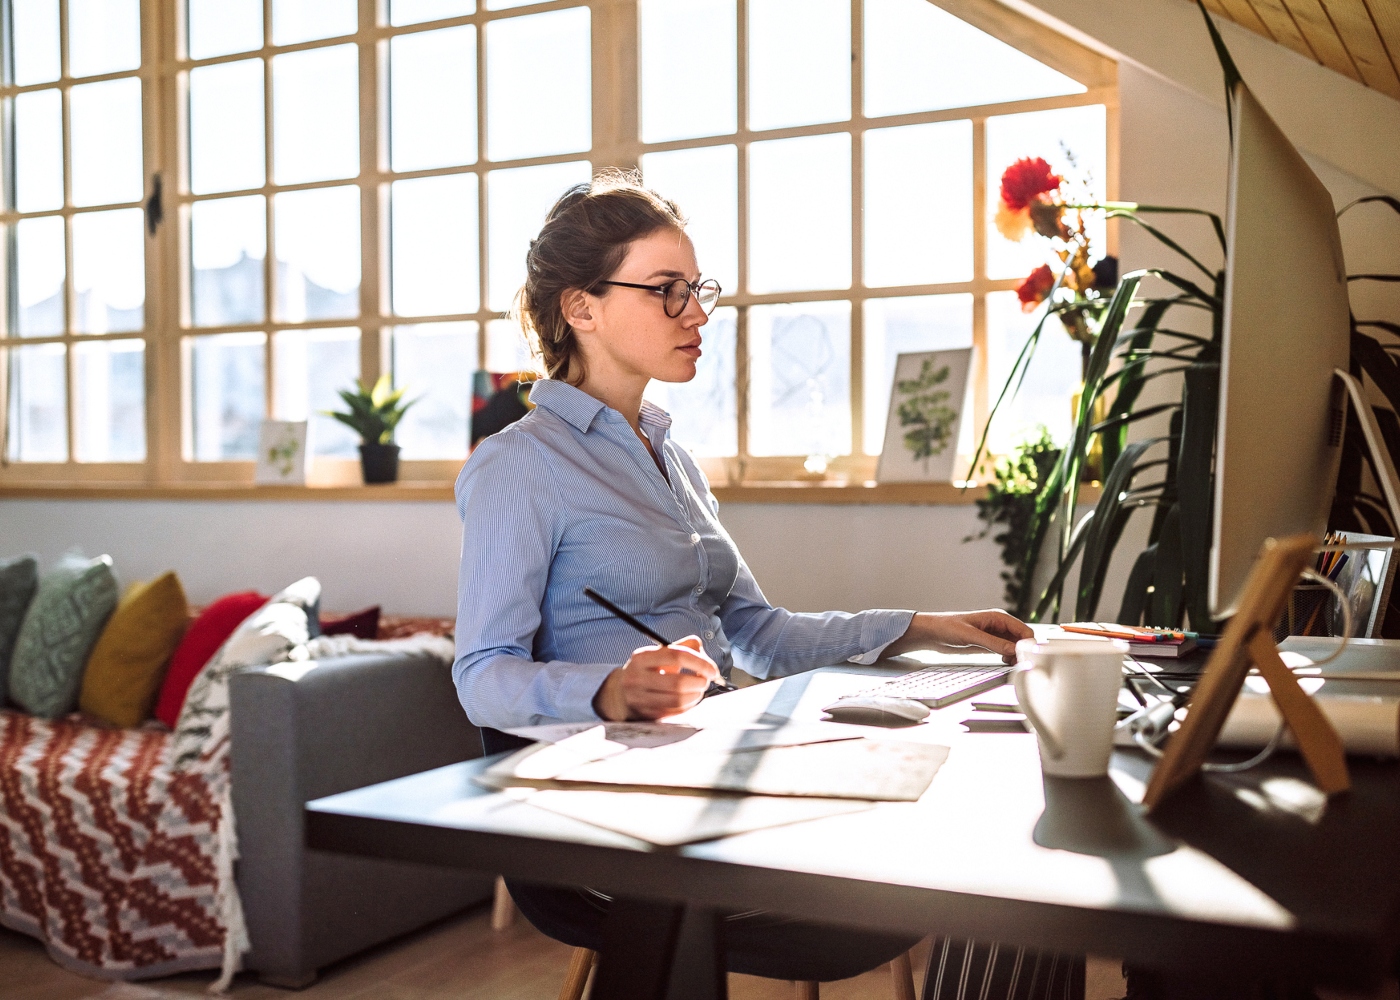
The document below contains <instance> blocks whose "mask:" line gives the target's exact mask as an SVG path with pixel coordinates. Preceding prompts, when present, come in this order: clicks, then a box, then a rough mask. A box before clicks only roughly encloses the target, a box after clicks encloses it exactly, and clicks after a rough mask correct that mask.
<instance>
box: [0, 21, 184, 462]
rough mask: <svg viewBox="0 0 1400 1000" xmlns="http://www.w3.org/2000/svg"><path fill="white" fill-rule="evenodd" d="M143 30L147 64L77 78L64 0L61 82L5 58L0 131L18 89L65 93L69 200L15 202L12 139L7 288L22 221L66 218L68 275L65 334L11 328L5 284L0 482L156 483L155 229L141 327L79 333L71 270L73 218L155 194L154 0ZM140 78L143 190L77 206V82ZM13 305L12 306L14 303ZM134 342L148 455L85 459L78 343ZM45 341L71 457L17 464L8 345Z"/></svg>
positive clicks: (1, 242) (139, 204)
mask: <svg viewBox="0 0 1400 1000" xmlns="http://www.w3.org/2000/svg"><path fill="white" fill-rule="evenodd" d="M138 12H139V27H140V32H141V65H140V66H138V67H137V68H136V69H134V70H118V71H116V72H111V73H98V74H94V75H92V76H80V77H75V76H72V75H71V74H70V72H69V70H70V67H69V51H68V39H69V25H68V20H69V18H68V2H67V0H60V2H59V3H58V24H59V35H58V44H59V77H58V79H57V80H51V81H46V82H44V83H32V84H24V85H15V84H13V83H11V82H10V72H11V67H9V66H8V62H9V59H8V54H5V56H4V59H5V62H6V63H7V65H6V67H5V74H4V77H3V78H0V109H2V110H0V128H3V129H5V130H6V131H7V132H9V131H10V130H11V129H12V128H13V123H14V99H15V97H16V96H17V95H19V94H26V93H34V92H38V91H44V90H55V89H56V90H58V91H59V92H60V93H61V95H62V97H61V101H62V105H61V108H62V111H61V114H62V124H61V142H62V150H61V155H62V158H63V204H62V205H61V206H60V207H59V208H56V209H46V210H39V211H31V212H20V211H19V210H18V209H16V208H14V207H12V204H13V202H12V198H13V194H14V172H15V159H14V151H13V148H12V147H11V146H10V145H9V144H8V143H6V144H5V146H4V150H3V155H0V161H3V162H0V178H3V183H4V185H5V188H6V191H5V196H4V198H3V199H0V234H3V237H2V238H0V274H2V275H3V280H4V282H5V284H6V285H8V284H9V283H10V282H13V281H16V280H17V277H16V273H17V272H16V267H15V247H16V237H15V227H16V224H17V223H18V222H19V221H20V220H22V219H43V218H61V219H62V220H63V229H64V240H63V245H64V280H63V318H64V331H63V333H61V334H48V335H41V336H23V335H21V334H19V333H18V332H12V329H13V326H12V325H13V324H14V323H15V322H16V320H17V318H18V315H17V308H18V307H17V300H16V299H15V298H13V297H11V296H10V295H9V294H8V293H7V292H6V290H5V289H3V288H0V483H7V482H14V483H52V482H67V481H75V482H114V483H141V482H149V481H151V476H150V470H151V468H152V467H153V459H154V456H155V449H154V445H153V442H154V441H155V440H156V438H157V437H158V436H159V429H158V428H157V427H156V426H155V424H154V423H153V421H152V410H151V385H152V367H153V359H154V355H155V354H156V353H157V348H156V343H157V339H158V333H157V331H158V330H159V328H160V322H159V320H158V318H157V314H158V310H159V304H160V298H159V283H158V277H157V275H156V273H155V272H156V267H155V263H154V259H153V255H152V250H153V247H152V244H153V243H154V242H156V241H155V240H153V239H152V237H151V233H150V230H149V228H147V227H146V226H144V225H143V227H142V229H143V233H144V236H143V243H144V245H145V251H146V259H145V268H144V282H145V300H144V302H143V306H142V309H143V318H142V326H141V329H139V330H127V331H123V332H119V333H77V332H74V313H75V310H76V307H77V295H78V292H77V288H76V285H75V283H74V272H73V220H74V218H75V217H76V216H80V215H88V214H92V213H96V212H110V211H114V210H119V209H133V208H139V209H143V210H144V209H145V207H146V203H147V199H148V198H149V197H150V194H151V188H150V179H151V171H150V170H149V169H148V165H149V164H150V162H151V160H152V157H153V155H154V153H155V150H154V148H153V136H154V135H155V134H156V132H155V128H156V124H157V121H156V116H155V113H154V108H155V104H156V101H155V99H154V95H155V93H156V90H157V89H158V86H159V81H158V77H157V73H156V70H155V68H154V67H155V64H156V59H155V49H154V45H155V42H156V40H157V38H158V36H159V31H158V29H157V27H156V26H155V24H154V20H155V18H154V13H155V10H154V4H151V3H147V2H145V0H140V2H139V4H138ZM12 16H13V15H12V5H11V3H10V0H0V18H3V19H4V22H5V24H4V25H3V27H0V31H3V32H4V36H5V37H3V38H0V44H3V45H4V46H5V47H6V48H8V46H9V39H8V32H9V30H10V29H9V25H10V23H12V22H11V18H12ZM125 79H136V80H139V81H140V83H141V145H142V179H141V195H140V197H139V198H138V199H137V200H135V201H127V202H112V203H104V204H101V205H84V206H81V207H79V206H75V205H74V204H73V156H72V151H73V132H72V114H71V110H70V109H71V103H72V98H71V93H72V89H73V88H74V87H78V86H83V85H85V84H90V83H102V82H107V81H112V80H125ZM12 306H13V307H14V308H13V310H12V308H11V307H12ZM122 340H125V341H130V340H140V341H141V342H142V344H143V349H144V354H143V357H144V364H145V380H146V381H145V399H146V413H145V428H146V458H145V460H144V461H140V462H79V461H78V460H77V458H76V453H77V434H78V430H77V424H78V421H77V416H78V406H77V399H76V394H75V388H74V387H75V385H76V382H77V363H76V357H77V351H76V350H75V347H76V345H79V344H84V343H100V342H103V341H122ZM43 344H62V345H63V347H64V385H63V394H64V417H65V425H66V436H67V441H66V448H67V454H68V458H67V459H66V460H65V461H63V462H29V461H11V460H10V458H9V434H10V432H11V427H10V398H9V390H10V369H9V363H10V358H9V350H8V349H11V348H17V347H29V346H38V345H43Z"/></svg>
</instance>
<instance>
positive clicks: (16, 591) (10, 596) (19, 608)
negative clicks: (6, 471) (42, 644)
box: [0, 556, 377, 704]
mask: <svg viewBox="0 0 1400 1000" xmlns="http://www.w3.org/2000/svg"><path fill="white" fill-rule="evenodd" d="M38 587H39V564H38V563H36V562H35V561H34V557H33V556H20V557H19V558H18V559H9V560H7V561H5V562H0V704H3V703H4V701H5V692H6V691H7V690H8V689H9V686H10V685H9V678H10V655H11V654H12V653H13V652H14V650H15V640H16V639H18V638H19V627H20V625H21V624H23V622H24V612H25V611H27V610H28V609H29V602H30V601H32V600H33V599H34V591H35V590H37V589H38ZM376 610H377V609H376Z"/></svg>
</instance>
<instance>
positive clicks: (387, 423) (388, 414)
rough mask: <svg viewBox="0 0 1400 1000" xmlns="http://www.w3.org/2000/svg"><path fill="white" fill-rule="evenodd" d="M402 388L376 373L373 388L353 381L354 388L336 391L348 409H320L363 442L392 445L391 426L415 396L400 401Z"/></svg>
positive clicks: (357, 380)
mask: <svg viewBox="0 0 1400 1000" xmlns="http://www.w3.org/2000/svg"><path fill="white" fill-rule="evenodd" d="M403 394H404V390H403V389H395V388H394V387H393V384H392V383H391V382H390V381H389V376H388V375H381V376H379V381H377V382H375V383H374V388H373V389H370V388H366V386H365V384H364V382H362V381H360V380H359V379H356V380H355V389H354V390H350V389H341V390H339V391H338V392H337V395H338V396H340V398H341V399H342V400H344V401H345V405H346V407H347V408H348V412H346V413H341V412H340V411H338V410H325V411H323V412H324V413H325V414H326V416H328V417H334V418H335V419H336V420H339V421H340V422H341V423H342V424H344V425H345V426H346V427H349V428H350V429H351V430H353V431H354V432H355V433H356V434H358V435H359V436H360V440H361V441H362V442H363V443H365V444H393V442H394V429H395V428H396V427H398V425H399V421H400V420H402V419H403V415H404V413H406V412H407V411H408V408H409V407H410V406H412V405H413V404H414V403H416V402H418V400H416V399H410V400H408V401H407V402H404V401H403Z"/></svg>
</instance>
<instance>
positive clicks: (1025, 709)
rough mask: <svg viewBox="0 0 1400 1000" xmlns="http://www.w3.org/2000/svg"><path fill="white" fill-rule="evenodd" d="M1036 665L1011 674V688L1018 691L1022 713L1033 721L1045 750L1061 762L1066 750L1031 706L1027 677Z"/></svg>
mask: <svg viewBox="0 0 1400 1000" xmlns="http://www.w3.org/2000/svg"><path fill="white" fill-rule="evenodd" d="M1035 669H1036V667H1035V664H1030V665H1029V666H1023V667H1018V668H1017V669H1016V670H1014V671H1012V673H1011V686H1012V687H1014V688H1015V689H1016V701H1017V702H1019V703H1020V706H1021V712H1022V713H1023V714H1024V715H1025V716H1026V718H1028V719H1030V720H1031V725H1032V726H1034V727H1035V731H1036V733H1038V734H1039V736H1040V740H1041V742H1042V743H1043V744H1044V745H1045V750H1046V752H1047V753H1049V754H1050V757H1051V759H1053V760H1059V759H1060V758H1061V757H1063V756H1064V755H1065V748H1064V747H1062V746H1061V745H1060V741H1059V740H1058V739H1057V738H1056V737H1055V733H1054V731H1053V730H1052V729H1051V728H1050V727H1049V726H1047V725H1046V724H1045V720H1044V719H1042V718H1041V717H1040V716H1039V715H1038V714H1037V713H1036V710H1035V706H1033V705H1032V704H1031V696H1030V689H1029V686H1028V685H1027V684H1026V675H1027V674H1029V673H1030V672H1031V671H1033V670H1035Z"/></svg>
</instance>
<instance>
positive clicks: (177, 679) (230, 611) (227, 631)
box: [156, 590, 268, 729]
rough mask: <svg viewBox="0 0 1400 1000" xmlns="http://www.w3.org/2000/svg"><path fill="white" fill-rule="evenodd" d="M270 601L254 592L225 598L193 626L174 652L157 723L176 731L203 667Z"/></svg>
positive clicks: (162, 689)
mask: <svg viewBox="0 0 1400 1000" xmlns="http://www.w3.org/2000/svg"><path fill="white" fill-rule="evenodd" d="M267 601H268V599H267V598H266V597H264V596H263V595H262V594H259V593H258V592H257V591H254V590H245V591H243V592H242V593H238V594H226V595H225V596H223V597H221V598H219V599H218V600H217V601H215V602H214V603H213V604H211V605H209V607H207V608H205V609H204V611H203V613H201V614H200V616H199V617H198V618H196V619H195V620H194V621H193V622H191V623H190V627H189V628H188V629H186V630H185V637H184V638H183V639H181V640H180V645H179V646H178V647H176V649H175V655H174V656H172V657H171V658H170V667H169V669H167V670H166V672H165V682H164V683H163V684H161V686H160V697H159V698H157V699H156V718H157V719H159V720H160V721H161V722H164V723H165V724H166V725H167V726H169V727H170V728H171V729H174V728H175V723H176V722H177V721H179V718H180V709H181V708H183V707H184V705H185V695H186V694H188V693H189V690H190V685H191V684H193V683H194V679H195V678H196V677H198V676H199V672H200V671H201V670H203V669H204V665H205V664H206V663H208V662H209V660H210V659H211V658H212V657H213V656H214V654H215V653H216V652H218V650H219V647H220V646H222V645H223V644H224V641H225V640H227V639H228V637H229V636H231V635H233V630H234V629H236V628H238V626H240V625H242V624H243V622H244V621H245V620H246V619H247V618H248V617H249V616H250V615H252V613H253V612H254V611H256V610H258V608H260V607H262V606H263V605H264V604H266V603H267Z"/></svg>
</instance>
